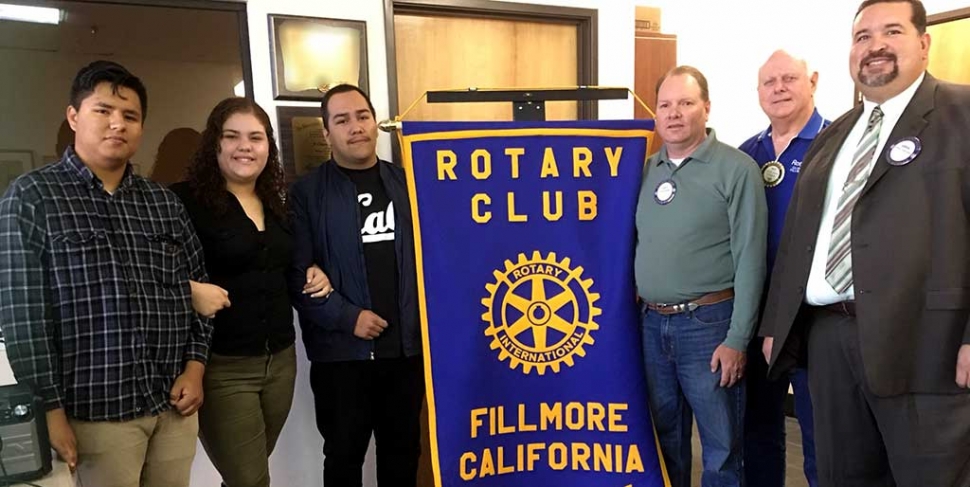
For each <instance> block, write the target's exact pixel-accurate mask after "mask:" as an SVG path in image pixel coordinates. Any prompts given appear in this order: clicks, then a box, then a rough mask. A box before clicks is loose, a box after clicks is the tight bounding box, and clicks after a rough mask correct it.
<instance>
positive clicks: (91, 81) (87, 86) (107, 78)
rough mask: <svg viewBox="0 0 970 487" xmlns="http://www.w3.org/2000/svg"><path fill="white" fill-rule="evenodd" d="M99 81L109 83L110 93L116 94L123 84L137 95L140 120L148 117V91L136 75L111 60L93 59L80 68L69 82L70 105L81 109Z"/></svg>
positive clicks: (143, 120)
mask: <svg viewBox="0 0 970 487" xmlns="http://www.w3.org/2000/svg"><path fill="white" fill-rule="evenodd" d="M101 83H111V93H112V94H115V95H117V94H118V87H120V86H124V87H125V88H128V89H130V90H132V91H134V92H135V93H136V94H137V95H138V101H140V102H141V121H142V123H144V122H145V119H146V118H148V92H147V91H145V85H144V84H142V82H141V80H140V79H138V77H137V76H135V75H133V74H131V73H130V72H128V70H127V69H125V67H124V66H122V65H120V64H118V63H115V62H111V61H104V60H101V61H95V62H93V63H91V64H88V65H87V66H85V67H83V68H81V70H80V71H78V72H77V75H76V76H74V82H73V83H71V106H72V107H74V109H75V110H80V109H81V102H82V101H84V99H85V98H87V97H89V96H91V93H94V89H95V88H97V86H98V85H99V84H101Z"/></svg>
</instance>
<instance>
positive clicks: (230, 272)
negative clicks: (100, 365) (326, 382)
mask: <svg viewBox="0 0 970 487" xmlns="http://www.w3.org/2000/svg"><path fill="white" fill-rule="evenodd" d="M171 189H172V190H173V191H175V193H176V194H178V195H179V197H180V198H181V199H182V201H183V202H184V204H185V207H186V210H187V211H188V213H189V216H190V217H191V219H192V223H193V225H194V226H195V229H196V233H197V234H198V235H199V239H200V240H201V241H202V247H203V249H204V250H205V261H206V269H207V270H208V273H209V277H210V280H211V284H199V283H193V285H192V286H193V299H194V303H195V305H196V309H197V310H199V311H200V312H201V313H202V314H207V315H208V314H214V315H215V321H214V325H215V326H214V332H213V336H212V347H211V356H210V358H209V363H208V364H207V366H206V370H205V375H204V378H203V392H204V394H205V396H204V397H205V402H204V403H203V405H202V408H201V409H200V410H199V436H200V438H201V440H202V444H203V446H204V447H205V450H206V453H208V455H209V459H210V460H212V463H213V465H215V467H216V469H217V470H219V473H220V474H221V475H222V478H223V483H224V485H226V486H228V487H260V486H266V487H268V486H269V463H268V459H269V455H270V453H272V451H273V447H274V446H275V445H276V440H277V438H278V437H279V434H280V431H281V430H282V429H283V424H284V423H285V422H286V417H287V415H288V414H289V410H290V405H291V403H292V400H293V383H294V380H295V377H296V353H295V349H294V342H295V338H296V336H295V332H294V328H293V311H292V309H291V307H290V300H289V297H288V296H287V289H286V279H285V274H284V273H285V271H286V268H287V266H288V265H289V263H290V258H291V256H290V253H291V246H292V245H291V237H290V230H289V225H288V223H287V221H286V210H285V200H284V176H283V168H282V166H281V165H280V161H279V153H278V150H277V148H276V141H275V140H274V138H273V128H272V125H270V120H269V117H268V116H267V115H266V112H265V111H263V109H262V108H260V107H259V105H257V104H256V103H254V102H252V101H251V100H247V99H245V98H229V99H226V100H223V101H222V102H221V103H219V104H218V105H216V107H215V108H214V109H213V110H212V113H211V114H210V115H209V119H208V121H207V123H206V128H205V131H204V132H203V133H202V142H201V144H200V145H199V148H198V150H197V151H196V153H195V155H194V156H193V159H192V161H191V163H190V167H189V177H188V181H186V182H183V183H177V184H175V185H173V186H172V188H171ZM329 290H330V284H329V281H328V280H327V279H326V276H325V275H324V274H323V272H322V271H320V269H319V268H317V267H316V266H313V267H311V268H310V269H307V286H306V288H305V289H304V292H306V293H309V294H311V295H313V296H314V297H317V296H324V295H325V294H326V293H327V292H329ZM230 300H231V305H229V301H230ZM223 306H225V307H223ZM220 308H221V309H220ZM217 311H218V312H217Z"/></svg>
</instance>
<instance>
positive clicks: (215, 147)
mask: <svg viewBox="0 0 970 487" xmlns="http://www.w3.org/2000/svg"><path fill="white" fill-rule="evenodd" d="M237 113H248V114H252V115H253V116H255V117H256V119H258V120H259V123H261V124H262V125H263V128H264V129H265V130H266V139H267V143H268V144H269V157H268V158H267V159H266V167H264V168H263V172H261V173H260V174H259V177H257V178H256V196H258V197H259V199H260V201H262V202H263V204H264V205H266V206H267V207H269V209H270V211H272V212H273V214H274V215H276V217H277V218H279V219H281V220H282V219H285V218H286V207H285V204H286V201H285V194H286V177H285V175H284V173H283V165H282V164H280V152H279V149H277V148H276V138H275V137H274V136H273V125H272V124H271V123H270V121H269V115H267V114H266V111H264V110H263V109H262V108H261V107H260V106H259V105H257V104H256V102H254V101H252V100H250V99H248V98H238V97H232V98H226V99H225V100H222V101H221V102H219V104H218V105H216V106H215V108H213V109H212V113H210V114H209V119H208V120H207V121H206V123H205V130H203V131H202V140H201V141H200V142H199V148H198V149H196V151H195V154H194V155H193V156H192V161H191V162H190V163H189V170H188V181H189V186H190V187H191V188H192V193H193V194H194V195H195V198H196V199H197V200H199V201H200V202H201V203H202V204H203V205H205V206H206V207H208V208H210V209H212V210H213V211H214V212H215V213H216V214H217V215H218V214H222V213H225V211H226V209H227V208H228V204H229V197H230V195H229V193H228V192H227V191H226V178H225V177H224V176H223V175H222V171H220V170H219V150H220V141H221V140H222V126H223V125H224V124H225V123H226V120H229V117H231V116H233V115H235V114H237Z"/></svg>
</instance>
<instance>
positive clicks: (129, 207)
mask: <svg viewBox="0 0 970 487" xmlns="http://www.w3.org/2000/svg"><path fill="white" fill-rule="evenodd" d="M146 112H147V98H146V93H145V87H144V85H143V84H142V83H141V81H140V80H139V79H138V78H136V77H135V76H133V75H132V74H131V73H129V72H128V71H127V70H126V69H125V68H124V67H122V66H120V65H118V64H115V63H112V62H108V61H96V62H94V63H91V64H90V65H88V66H86V67H84V68H83V69H81V71H80V72H78V74H77V77H76V78H75V79H74V83H73V85H72V87H71V102H70V106H68V107H67V120H68V122H69V123H70V125H71V128H72V129H73V130H74V133H75V138H74V145H72V146H70V147H68V149H67V150H66V151H65V152H64V155H63V157H62V158H61V161H60V162H59V163H57V164H53V165H49V166H46V167H43V168H40V169H37V170H35V171H32V172H30V173H28V174H25V175H23V176H21V177H20V178H18V179H17V180H16V181H15V182H14V183H13V184H12V185H11V186H10V188H9V189H8V190H7V192H6V194H5V195H4V196H3V199H2V200H0V326H2V329H3V334H4V336H5V338H6V341H7V353H8V355H9V358H10V365H11V367H12V368H13V371H14V374H15V375H16V377H17V380H18V381H19V382H21V383H25V384H30V385H31V386H33V387H34V388H35V389H36V390H37V391H38V393H39V394H40V395H41V396H42V397H43V398H44V401H45V404H46V406H47V409H48V411H47V425H48V432H49V435H50V440H51V444H52V445H53V447H54V449H55V450H57V453H58V454H59V455H60V456H61V457H62V458H63V459H64V461H66V462H67V463H68V465H69V466H70V467H71V470H74V469H75V468H77V473H78V476H79V480H80V481H81V482H82V483H83V485H89V486H98V487H114V486H118V487H129V486H130V487H137V486H139V485H140V486H146V487H147V486H165V487H177V486H188V484H189V472H190V470H191V464H192V459H193V457H194V456H195V445H196V435H197V432H198V416H197V415H196V414H195V412H196V411H197V410H198V408H199V406H200V405H201V404H202V374H203V371H204V368H205V363H206V358H207V356H208V351H209V350H208V349H209V338H210V335H211V331H212V330H211V326H210V324H209V323H208V322H207V321H206V320H205V319H203V318H201V317H200V316H199V315H197V314H196V313H195V312H194V311H193V309H192V299H191V293H190V286H189V280H194V281H205V280H207V278H206V274H205V268H204V265H203V261H202V247H201V246H200V244H199V241H198V239H197V238H196V235H195V231H194V230H193V228H192V225H191V223H190V221H189V219H188V217H187V215H186V213H185V210H184V209H183V207H182V205H181V203H180V202H179V200H178V198H177V197H176V196H175V195H174V194H173V193H171V192H169V191H168V190H167V189H164V188H163V187H161V186H159V185H158V184H156V183H153V182H151V181H148V180H146V179H143V178H141V177H139V176H137V175H135V173H134V171H133V168H132V166H131V164H130V163H129V159H130V158H131V157H132V155H133V154H134V153H135V151H136V150H137V149H138V145H139V143H140V142H141V137H142V127H143V125H142V124H143V121H144V118H145V114H146Z"/></svg>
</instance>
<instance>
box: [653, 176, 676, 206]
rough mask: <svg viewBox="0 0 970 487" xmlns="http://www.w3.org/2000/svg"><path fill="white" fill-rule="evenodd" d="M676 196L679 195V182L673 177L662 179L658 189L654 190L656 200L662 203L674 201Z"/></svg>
mask: <svg viewBox="0 0 970 487" xmlns="http://www.w3.org/2000/svg"><path fill="white" fill-rule="evenodd" d="M674 196H677V183H675V182H674V180H673V179H667V180H664V181H661V182H660V184H658V185H657V189H655V190H654V191H653V199H654V201H656V202H657V203H658V204H661V205H666V204H668V203H670V202H671V201H673V200H674Z"/></svg>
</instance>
